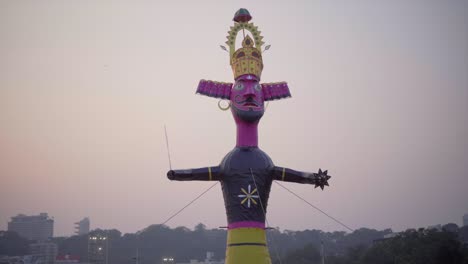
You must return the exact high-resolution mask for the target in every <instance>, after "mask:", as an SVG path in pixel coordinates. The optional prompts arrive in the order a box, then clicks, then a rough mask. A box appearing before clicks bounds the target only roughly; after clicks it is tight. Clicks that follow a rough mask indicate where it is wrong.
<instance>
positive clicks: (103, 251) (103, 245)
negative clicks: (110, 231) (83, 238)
mask: <svg viewBox="0 0 468 264" xmlns="http://www.w3.org/2000/svg"><path fill="white" fill-rule="evenodd" d="M108 246H109V240H108V238H107V236H106V235H105V234H93V235H90V236H89V237H88V262H89V263H90V264H108V257H109V251H108Z"/></svg>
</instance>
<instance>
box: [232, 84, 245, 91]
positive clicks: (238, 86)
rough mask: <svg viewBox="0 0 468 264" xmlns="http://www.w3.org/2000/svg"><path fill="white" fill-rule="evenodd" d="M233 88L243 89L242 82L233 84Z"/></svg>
mask: <svg viewBox="0 0 468 264" xmlns="http://www.w3.org/2000/svg"><path fill="white" fill-rule="evenodd" d="M234 89H235V90H237V91H241V90H243V89H244V85H243V84H242V83H237V84H236V85H234Z"/></svg>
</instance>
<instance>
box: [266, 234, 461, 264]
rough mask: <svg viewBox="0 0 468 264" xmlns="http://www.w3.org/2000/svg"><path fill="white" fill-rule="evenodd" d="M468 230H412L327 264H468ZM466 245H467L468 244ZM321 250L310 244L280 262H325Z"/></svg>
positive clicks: (330, 257) (357, 248)
mask: <svg viewBox="0 0 468 264" xmlns="http://www.w3.org/2000/svg"><path fill="white" fill-rule="evenodd" d="M463 241H468V227H464V228H461V229H458V228H457V230H456V231H455V232H454V230H453V229H442V230H437V229H424V228H421V229H418V230H415V229H409V230H406V231H405V232H402V233H399V234H397V235H396V236H395V237H391V238H386V239H379V240H376V241H374V242H373V243H372V244H371V245H370V246H365V245H358V246H353V247H350V248H348V249H347V252H346V254H344V255H325V258H324V261H325V263H327V264H468V248H467V245H466V244H464V243H463ZM465 243H466V242H465ZM321 261H322V256H321V254H320V252H319V249H318V248H317V247H315V246H314V245H312V244H308V245H306V246H304V247H303V248H301V249H297V250H293V251H292V252H290V253H288V254H287V255H286V256H285V257H284V258H283V259H282V261H281V262H280V261H275V262H274V263H275V264H278V263H294V264H305V263H307V264H315V263H316V264H319V263H322V262H321Z"/></svg>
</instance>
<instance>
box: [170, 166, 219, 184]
mask: <svg viewBox="0 0 468 264" xmlns="http://www.w3.org/2000/svg"><path fill="white" fill-rule="evenodd" d="M167 178H168V179H169V180H171V181H172V180H175V181H218V180H219V178H220V175H219V167H218V166H216V167H204V168H199V169H189V170H170V171H168V172H167Z"/></svg>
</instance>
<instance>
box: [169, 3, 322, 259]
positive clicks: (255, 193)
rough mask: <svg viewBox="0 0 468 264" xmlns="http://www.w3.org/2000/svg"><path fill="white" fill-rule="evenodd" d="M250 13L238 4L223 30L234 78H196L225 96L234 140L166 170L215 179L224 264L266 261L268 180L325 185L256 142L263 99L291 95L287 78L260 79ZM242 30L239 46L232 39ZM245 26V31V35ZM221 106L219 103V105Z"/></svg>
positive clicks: (172, 175) (212, 93) (185, 177)
mask: <svg viewBox="0 0 468 264" xmlns="http://www.w3.org/2000/svg"><path fill="white" fill-rule="evenodd" d="M251 19H252V17H251V15H250V14H249V12H248V11H247V10H246V9H240V10H239V11H237V12H236V14H235V16H234V19H233V20H234V26H232V27H231V28H230V31H229V32H228V36H227V41H226V44H227V46H228V47H229V50H228V51H229V54H230V64H231V67H232V71H233V73H234V83H223V82H214V81H207V80H201V81H200V83H199V85H198V89H197V93H199V94H202V95H206V96H209V97H213V98H218V99H226V100H229V106H230V109H231V112H232V115H233V117H234V121H235V123H236V127H237V142H236V146H235V148H234V149H233V150H231V151H230V152H229V153H228V154H227V155H226V156H225V157H224V158H223V159H222V161H221V163H220V164H219V165H218V166H211V167H203V168H196V169H186V170H170V171H169V172H168V173H167V177H168V178H169V179H170V180H176V181H219V182H220V183H221V186H222V192H223V196H224V204H225V207H226V216H227V223H228V225H227V228H228V235H227V248H226V260H225V263H226V264H250V263H252V264H264V263H271V259H270V254H269V251H268V246H267V241H266V232H265V230H266V225H265V221H266V211H267V205H268V198H269V195H270V189H271V185H272V182H273V181H274V180H276V181H286V182H296V183H303V184H313V185H315V187H320V188H321V189H322V190H323V188H324V186H328V179H330V176H329V175H328V174H327V171H322V170H320V169H319V170H318V173H309V172H301V171H296V170H293V169H289V168H286V167H280V166H275V164H273V162H272V160H271V159H270V157H269V156H268V155H267V154H266V153H265V152H263V151H262V150H261V149H260V148H259V147H258V124H259V121H260V119H261V118H262V116H263V114H264V112H265V102H266V101H272V100H279V99H284V98H288V97H291V93H290V91H289V88H288V85H287V83H286V82H277V83H260V79H261V75H262V70H263V60H262V52H263V51H262V46H263V45H264V44H265V43H264V42H263V41H262V39H263V37H262V36H261V34H260V31H259V30H258V28H257V27H256V26H255V25H254V24H253V23H251V22H250V20H251ZM241 30H242V31H244V34H243V40H242V47H239V48H238V49H236V38H237V35H238V33H239V32H240V31H241ZM245 31H248V32H250V35H249V34H247V35H245ZM220 108H221V106H220Z"/></svg>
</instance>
